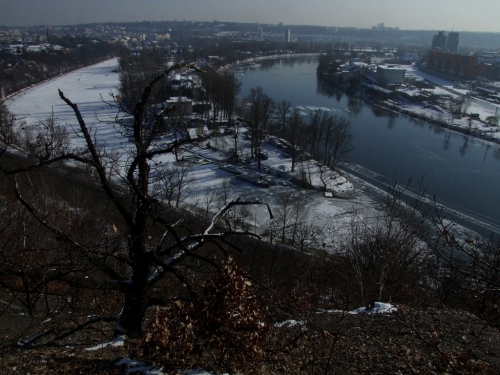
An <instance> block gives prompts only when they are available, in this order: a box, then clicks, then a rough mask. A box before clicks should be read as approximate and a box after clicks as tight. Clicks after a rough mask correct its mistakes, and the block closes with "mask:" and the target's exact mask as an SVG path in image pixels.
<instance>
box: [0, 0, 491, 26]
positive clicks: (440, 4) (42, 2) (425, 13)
mask: <svg viewBox="0 0 500 375" xmlns="http://www.w3.org/2000/svg"><path fill="white" fill-rule="evenodd" d="M143 20H148V21H161V20H187V21H213V20H218V21H234V22H260V23H279V22H283V23H284V24H291V25H293V24H302V25H324V26H339V27H347V26H353V27H368V28H369V27H371V26H373V25H376V24H378V23H381V22H384V23H385V25H386V26H390V27H399V28H400V29H426V30H438V29H439V30H456V31H465V30H470V31H493V32H500V0H303V1H299V0H0V25H6V26H15V25H21V26H22V25H27V26H30V25H39V24H47V25H54V26H55V25H63V24H71V25H72V24H78V23H87V22H107V21H111V22H117V21H143Z"/></svg>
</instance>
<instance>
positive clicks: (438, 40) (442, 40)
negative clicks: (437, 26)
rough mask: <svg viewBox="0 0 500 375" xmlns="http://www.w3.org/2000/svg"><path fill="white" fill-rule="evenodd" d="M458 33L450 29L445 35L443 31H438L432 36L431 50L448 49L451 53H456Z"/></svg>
mask: <svg viewBox="0 0 500 375" xmlns="http://www.w3.org/2000/svg"><path fill="white" fill-rule="evenodd" d="M459 35H460V33H457V32H453V31H452V32H450V33H449V34H448V36H446V34H445V33H444V31H440V32H438V33H437V34H436V35H434V36H433V37H432V47H431V48H432V49H433V50H441V51H448V52H451V53H457V52H458V37H459Z"/></svg>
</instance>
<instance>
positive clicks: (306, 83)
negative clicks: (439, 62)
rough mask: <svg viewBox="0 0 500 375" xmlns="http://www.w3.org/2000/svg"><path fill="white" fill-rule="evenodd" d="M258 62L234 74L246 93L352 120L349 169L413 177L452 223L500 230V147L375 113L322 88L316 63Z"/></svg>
mask: <svg viewBox="0 0 500 375" xmlns="http://www.w3.org/2000/svg"><path fill="white" fill-rule="evenodd" d="M258 64H260V67H256V66H254V67H252V68H245V67H239V68H237V69H236V75H237V78H238V79H239V80H240V81H241V82H242V90H241V95H242V96H245V95H247V94H248V92H249V91H250V89H251V88H252V87H256V86H261V87H262V88H263V89H264V92H265V93H266V94H268V95H269V96H271V97H272V98H273V99H274V100H276V101H280V100H282V99H285V100H289V101H290V102H291V103H292V105H293V106H302V107H309V108H310V109H312V108H316V107H321V108H328V109H330V110H331V111H333V112H332V113H334V114H336V115H339V116H345V117H347V118H348V119H349V120H350V121H351V124H352V132H353V135H354V151H353V153H352V154H351V155H350V157H349V162H350V163H349V164H348V165H347V166H346V169H347V171H348V172H351V173H353V174H355V175H357V176H359V177H362V178H364V179H365V180H367V181H368V182H371V183H373V184H374V185H376V186H378V187H387V186H389V185H390V184H391V183H392V182H393V181H394V180H397V181H399V182H406V181H407V180H408V179H409V178H411V179H412V181H413V182H412V187H413V188H416V187H417V184H418V182H419V181H420V180H421V179H422V178H423V181H424V186H425V188H426V196H427V197H428V198H429V199H433V197H436V200H437V202H438V203H439V204H442V205H443V206H445V207H446V215H447V216H448V217H450V219H452V220H454V221H457V222H459V223H460V224H462V225H465V226H466V227H468V228H470V229H473V230H475V231H478V232H479V233H480V234H481V235H484V236H489V235H491V234H492V233H496V234H499V233H500V148H499V146H498V145H494V144H489V143H487V142H484V141H480V140H477V139H474V138H472V137H468V136H465V135H463V134H460V133H455V132H451V131H449V130H447V129H445V128H442V127H437V126H434V125H430V124H427V123H424V122H419V121H415V120H413V119H411V118H408V117H405V116H402V115H397V114H393V113H391V112H386V111H381V110H377V109H376V108H372V107H371V106H369V105H366V104H364V103H363V102H361V101H359V100H356V99H352V98H349V97H347V96H345V95H343V94H341V93H338V92H337V93H335V92H333V91H332V90H330V89H328V88H327V87H325V86H324V85H322V84H320V83H318V81H317V79H316V67H317V60H316V59H315V58H298V59H293V60H292V59H285V60H267V61H262V62H258ZM242 72H243V73H242ZM308 111H309V110H308V109H304V112H306V113H307V112H308Z"/></svg>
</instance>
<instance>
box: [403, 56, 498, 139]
mask: <svg viewBox="0 0 500 375" xmlns="http://www.w3.org/2000/svg"><path fill="white" fill-rule="evenodd" d="M404 68H405V69H406V73H407V75H409V76H415V77H419V78H422V79H426V80H428V81H429V82H432V83H433V84H434V85H436V88H435V89H423V91H430V92H432V93H434V94H435V95H448V96H450V97H452V98H456V97H458V96H459V95H466V94H467V93H468V90H466V89H462V88H457V87H456V84H455V83H454V82H451V81H447V80H445V79H442V78H439V77H436V76H433V75H431V74H428V73H425V72H423V71H421V70H419V69H418V67H417V66H415V65H411V66H406V65H405V66H404ZM403 91H404V90H403ZM415 91H420V90H418V89H416V90H415ZM404 109H408V110H410V111H412V112H415V113H419V114H424V115H427V116H428V117H430V116H431V115H432V116H433V117H434V118H442V119H444V121H448V120H449V118H448V117H449V115H448V114H447V113H446V112H443V111H442V110H441V109H439V108H437V107H422V106H420V105H418V104H408V105H406V106H405V107H404ZM467 113H477V114H479V118H480V119H481V120H482V121H484V120H486V119H487V118H488V117H490V116H495V115H498V116H500V105H498V104H494V103H491V102H488V101H486V100H482V99H478V98H472V99H471V103H470V106H469V107H468V108H467ZM468 120H469V119H468V118H465V117H464V118H461V119H453V124H454V125H455V126H458V127H461V128H467V127H468V126H469V124H468ZM472 130H473V131H476V132H478V133H483V134H487V135H488V137H491V138H493V139H494V140H496V141H500V132H499V131H498V130H499V129H498V127H491V126H487V125H485V124H484V123H481V122H479V121H473V123H472ZM488 137H486V138H488Z"/></svg>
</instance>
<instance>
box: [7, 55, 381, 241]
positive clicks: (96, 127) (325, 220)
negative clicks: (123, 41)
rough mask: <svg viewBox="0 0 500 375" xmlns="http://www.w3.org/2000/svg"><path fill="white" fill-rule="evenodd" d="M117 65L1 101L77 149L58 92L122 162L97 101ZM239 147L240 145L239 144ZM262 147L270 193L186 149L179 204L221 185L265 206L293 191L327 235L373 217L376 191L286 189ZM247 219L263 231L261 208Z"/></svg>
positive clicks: (217, 158) (222, 141) (212, 156)
mask: <svg viewBox="0 0 500 375" xmlns="http://www.w3.org/2000/svg"><path fill="white" fill-rule="evenodd" d="M117 66H118V62H117V59H112V60H108V61H105V62H102V63H99V64H97V65H93V66H90V67H86V68H83V69H80V70H77V71H74V72H72V73H69V74H67V75H64V76H61V77H58V78H55V79H53V80H51V81H48V82H45V83H43V84H40V85H38V86H35V87H32V88H30V89H28V90H25V91H23V92H22V93H19V94H17V95H14V96H13V97H11V98H10V99H9V100H7V101H6V104H7V106H8V108H9V110H10V111H11V112H12V113H14V114H15V115H16V117H17V119H18V120H19V121H25V122H26V124H27V125H28V126H34V127H36V125H37V124H38V123H39V122H40V121H44V120H46V119H47V118H49V117H50V116H51V115H52V112H53V114H54V118H55V120H56V122H57V123H59V124H60V125H63V126H65V127H66V128H67V131H68V133H69V134H70V138H71V142H72V145H73V146H76V147H78V146H83V140H82V138H81V137H79V136H78V135H77V133H76V132H75V131H74V129H77V127H76V125H77V122H76V119H75V116H74V114H73V112H72V110H71V109H70V108H69V107H68V106H67V105H66V104H65V103H64V102H63V101H62V100H61V99H60V97H59V95H58V89H60V90H61V91H63V92H64V95H65V96H66V97H67V98H69V99H70V100H71V101H73V102H74V103H76V104H77V105H78V107H79V109H80V111H81V112H82V115H83V117H84V119H85V121H86V123H87V125H88V126H89V127H90V128H91V129H92V132H95V134H96V135H97V138H98V139H99V141H100V142H102V143H103V144H105V145H106V147H107V149H108V151H113V152H117V153H119V154H121V155H122V160H125V157H124V156H125V155H126V153H127V149H129V148H130V147H132V144H131V143H130V142H129V141H128V140H127V139H124V138H123V137H121V136H120V134H119V133H118V131H117V129H116V128H115V126H114V123H113V118H114V116H115V114H116V110H115V109H113V108H111V107H109V106H108V105H106V104H105V103H104V102H103V100H107V101H110V100H111V97H110V92H114V93H115V94H117V87H118V83H119V74H118V73H113V72H112V70H113V69H115V68H116V67H117ZM217 142H218V143H219V149H221V150H223V149H227V148H229V147H230V136H227V137H226V138H224V137H220V138H218V140H217ZM241 142H242V143H244V142H245V141H244V139H242V141H241ZM264 147H265V149H266V151H267V153H268V155H269V159H268V160H265V161H263V162H262V165H263V166H265V167H267V170H268V171H270V172H268V173H270V174H272V172H273V171H283V172H284V173H283V177H282V178H278V179H277V180H278V182H280V181H281V182H282V183H278V184H277V185H276V186H271V187H270V188H260V187H257V186H254V185H251V184H250V183H247V182H244V181H240V180H237V179H235V178H234V177H235V175H234V174H233V173H230V172H227V171H224V170H222V169H220V168H219V165H220V164H221V163H222V162H223V160H224V158H225V155H224V153H223V152H222V151H220V152H214V151H213V150H211V149H209V148H206V147H201V148H195V149H193V150H191V151H192V153H193V154H194V155H197V156H199V157H200V159H201V158H202V159H203V162H202V163H198V164H196V166H194V167H193V168H192V170H191V172H190V176H191V178H193V183H192V184H190V189H189V196H188V197H187V199H186V201H185V202H186V203H187V204H189V205H190V206H191V207H192V206H195V205H197V206H198V207H199V206H203V201H205V200H206V198H205V197H206V195H207V193H208V192H209V191H210V190H211V189H215V188H218V187H220V186H222V184H223V182H224V181H225V180H226V181H228V182H229V186H230V191H231V193H230V195H231V198H236V197H242V198H243V199H258V200H261V201H266V202H268V203H270V204H271V205H273V204H276V202H277V200H278V197H279V195H280V194H282V193H285V194H287V193H290V192H292V190H296V191H297V192H298V193H299V194H302V195H303V196H304V197H305V202H306V203H305V207H306V208H307V213H308V218H309V220H310V221H311V222H314V223H315V224H316V225H317V226H319V227H321V228H323V229H325V230H326V231H330V232H331V231H332V228H337V229H338V228H339V227H340V226H342V224H343V223H349V222H350V218H351V217H352V215H353V213H354V212H356V213H357V214H359V215H362V216H363V217H365V218H369V217H374V216H375V215H376V207H377V206H376V204H375V202H374V201H373V200H372V198H371V196H372V195H373V193H374V192H376V193H378V194H380V191H377V190H376V189H375V188H374V187H372V186H370V185H367V184H364V183H363V182H362V181H359V180H357V179H356V178H354V177H350V176H349V177H347V178H345V177H342V176H339V175H338V174H332V176H331V178H330V180H329V186H330V187H331V188H332V189H333V190H335V191H337V192H340V193H342V192H343V191H350V190H352V189H353V187H355V189H354V190H355V194H354V195H353V197H351V198H350V199H348V200H347V199H337V198H324V197H323V193H322V192H319V191H315V190H304V189H298V188H295V187H291V186H286V185H289V183H287V177H290V175H289V173H288V172H287V171H289V170H290V167H291V159H290V158H287V157H284V156H283V155H282V152H281V151H280V150H278V149H276V148H274V147H272V146H271V145H269V144H266V145H265V146H264ZM161 161H162V162H163V163H164V164H165V165H168V164H170V163H173V161H174V157H173V155H164V156H162V159H161ZM311 165H312V163H310V167H309V168H310V169H311V170H312V173H311V174H312V178H311V179H312V181H313V183H314V184H315V185H321V182H320V180H319V174H318V173H317V171H316V172H315V171H314V165H313V166H312V167H311ZM297 168H300V167H299V166H298V167H297ZM217 209H218V207H217V204H216V203H214V204H212V205H210V211H212V212H215V211H216V210H217ZM249 217H251V220H249V221H250V222H251V226H252V227H253V229H254V230H255V231H256V232H262V231H263V230H264V228H265V226H267V223H266V222H267V220H268V214H267V210H266V209H265V208H264V207H261V206H256V207H255V208H253V211H252V212H251V213H250V215H249Z"/></svg>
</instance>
